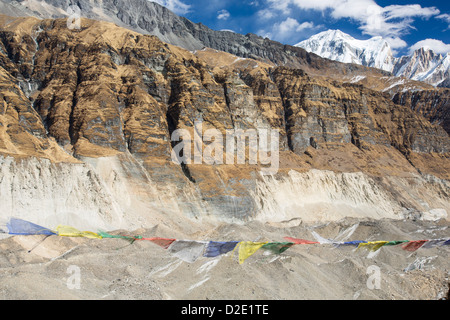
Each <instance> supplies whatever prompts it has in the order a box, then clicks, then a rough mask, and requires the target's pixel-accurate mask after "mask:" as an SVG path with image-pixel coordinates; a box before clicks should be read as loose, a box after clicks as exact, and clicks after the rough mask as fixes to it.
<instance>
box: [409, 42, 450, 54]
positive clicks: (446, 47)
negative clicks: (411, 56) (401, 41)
mask: <svg viewBox="0 0 450 320" xmlns="http://www.w3.org/2000/svg"><path fill="white" fill-rule="evenodd" d="M420 48H427V49H431V50H433V51H434V52H435V53H441V54H446V53H448V52H450V44H445V43H444V42H442V41H441V40H436V39H425V40H421V41H419V42H417V43H415V44H413V45H412V46H411V47H410V48H409V52H410V53H413V52H414V51H415V50H417V49H420Z"/></svg>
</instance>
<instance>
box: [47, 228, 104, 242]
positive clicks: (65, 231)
mask: <svg viewBox="0 0 450 320" xmlns="http://www.w3.org/2000/svg"><path fill="white" fill-rule="evenodd" d="M56 232H57V233H58V235H59V236H63V237H85V238H90V239H102V236H100V235H99V234H97V233H94V232H91V231H80V230H78V229H76V228H74V227H70V226H63V225H59V226H57V227H56Z"/></svg>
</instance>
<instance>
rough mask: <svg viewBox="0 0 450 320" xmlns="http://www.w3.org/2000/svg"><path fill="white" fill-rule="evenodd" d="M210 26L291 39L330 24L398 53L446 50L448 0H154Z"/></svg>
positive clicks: (449, 44)
mask: <svg viewBox="0 0 450 320" xmlns="http://www.w3.org/2000/svg"><path fill="white" fill-rule="evenodd" d="M153 1H155V2H158V3H160V4H162V5H164V6H166V7H168V8H169V9H171V10H172V11H174V12H175V13H177V14H178V15H181V16H184V17H186V18H188V19H189V20H191V21H193V22H201V23H203V24H204V25H206V26H208V27H210V28H211V29H214V30H232V31H234V32H237V33H241V34H247V33H255V34H257V35H260V36H263V37H268V38H270V39H273V40H276V41H279V42H282V43H285V44H291V45H294V44H296V43H298V42H300V41H302V40H305V39H307V38H309V37H310V36H312V35H314V34H316V33H319V32H321V31H325V30H328V29H340V30H342V31H343V32H345V33H348V34H350V35H351V36H353V37H355V38H357V39H368V38H370V37H373V36H382V37H383V38H385V39H386V40H387V41H388V42H389V43H390V45H391V47H392V49H393V51H394V53H395V54H396V55H398V56H399V55H403V54H408V53H410V52H411V51H412V50H414V49H416V48H419V47H421V46H427V47H430V48H431V49H433V50H434V51H436V52H439V53H445V52H450V1H448V0H439V1H438V0H427V1H423V0H420V1H419V0H410V1H407V0H394V1H386V0H153Z"/></svg>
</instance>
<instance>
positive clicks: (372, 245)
mask: <svg viewBox="0 0 450 320" xmlns="http://www.w3.org/2000/svg"><path fill="white" fill-rule="evenodd" d="M386 243H388V241H370V242H362V243H360V244H359V245H358V248H357V249H360V248H365V249H367V250H369V251H373V252H375V251H378V249H380V248H381V247H382V246H384V245H385V244H386Z"/></svg>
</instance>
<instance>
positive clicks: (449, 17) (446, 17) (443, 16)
mask: <svg viewBox="0 0 450 320" xmlns="http://www.w3.org/2000/svg"><path fill="white" fill-rule="evenodd" d="M436 18H438V19H441V20H444V21H446V22H447V23H448V27H447V29H445V30H444V31H446V30H449V29H450V14H448V13H443V14H440V15H438V16H436Z"/></svg>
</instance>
